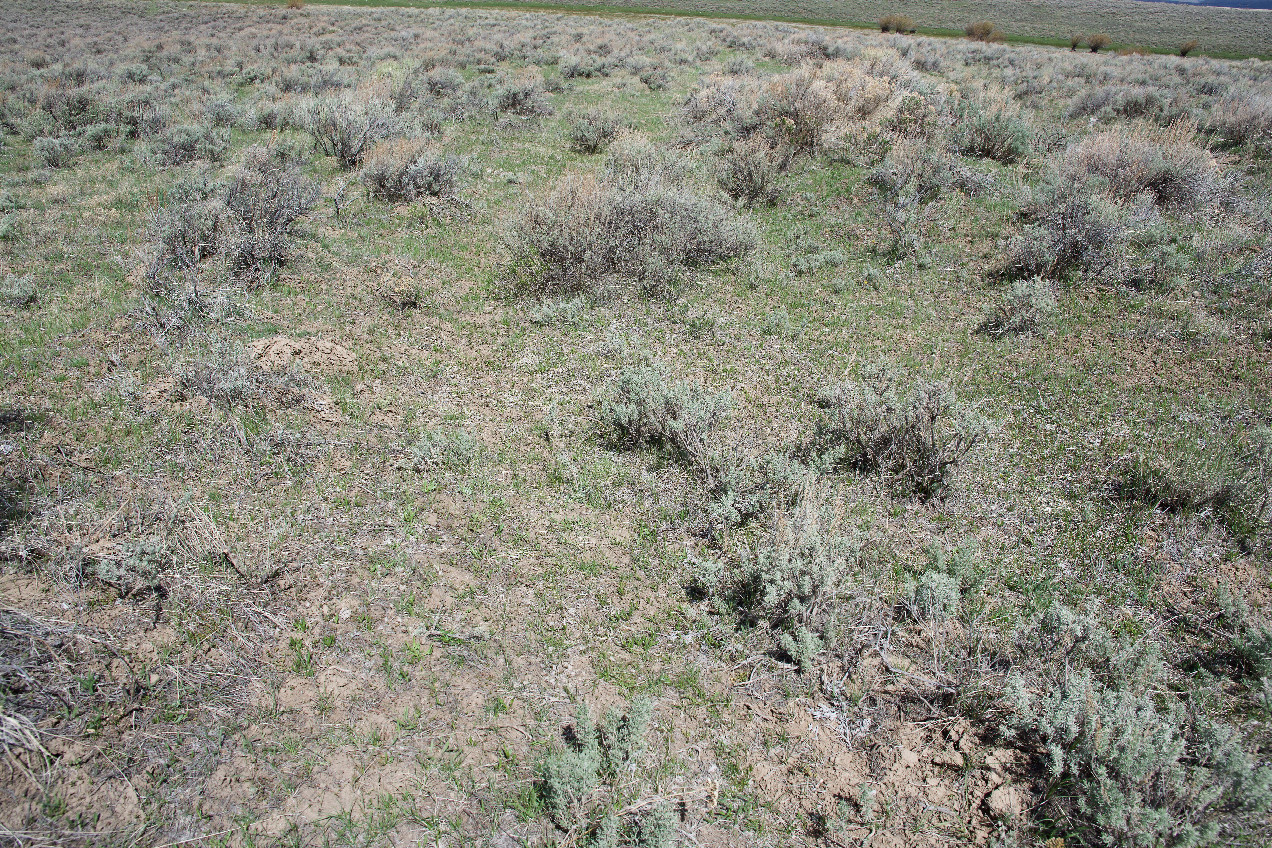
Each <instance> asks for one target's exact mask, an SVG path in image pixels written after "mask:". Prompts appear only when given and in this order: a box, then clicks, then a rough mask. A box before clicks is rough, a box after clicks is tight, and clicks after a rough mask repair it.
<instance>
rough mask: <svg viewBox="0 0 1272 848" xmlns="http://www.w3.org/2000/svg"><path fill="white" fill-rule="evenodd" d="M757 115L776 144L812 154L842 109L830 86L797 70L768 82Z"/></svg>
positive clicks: (807, 71) (807, 70) (813, 72)
mask: <svg viewBox="0 0 1272 848" xmlns="http://www.w3.org/2000/svg"><path fill="white" fill-rule="evenodd" d="M758 114H759V117H760V119H761V121H762V122H763V124H764V125H765V127H766V128H767V130H768V133H769V135H770V136H771V137H772V138H773V139H774V140H775V141H776V142H778V143H779V144H782V145H785V146H788V147H790V148H791V149H793V150H795V151H798V152H802V153H812V152H815V151H817V150H819V149H820V148H821V147H822V146H823V145H824V144H825V141H826V137H827V135H828V133H829V132H830V131H831V128H832V127H833V126H834V125H835V124H836V123H837V122H838V121H839V120H841V119H842V118H843V117H844V115H845V114H846V110H845V107H844V104H843V103H842V102H841V101H840V100H839V98H838V97H836V95H835V89H834V86H833V85H832V84H831V83H829V82H827V81H826V80H825V79H822V77H821V75H820V74H818V73H817V71H816V70H814V69H811V68H799V69H797V70H794V71H791V72H790V73H787V74H781V75H779V76H776V77H774V78H772V79H771V80H769V82H768V85H767V86H766V87H765V90H764V97H763V99H762V100H761V101H760V103H759V108H758Z"/></svg>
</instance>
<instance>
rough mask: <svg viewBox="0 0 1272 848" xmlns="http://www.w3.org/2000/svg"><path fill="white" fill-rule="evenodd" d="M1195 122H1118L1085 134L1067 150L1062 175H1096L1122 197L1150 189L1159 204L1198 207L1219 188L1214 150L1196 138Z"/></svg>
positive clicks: (1082, 178)
mask: <svg viewBox="0 0 1272 848" xmlns="http://www.w3.org/2000/svg"><path fill="white" fill-rule="evenodd" d="M1193 133H1194V127H1193V126H1191V125H1189V124H1186V123H1176V124H1174V125H1172V126H1170V127H1168V128H1165V129H1150V128H1147V127H1118V128H1116V129H1111V130H1106V131H1104V132H1099V133H1094V134H1092V135H1089V136H1087V137H1086V138H1084V139H1082V141H1080V142H1078V143H1077V144H1076V145H1074V146H1073V147H1071V148H1069V150H1068V152H1067V153H1066V154H1065V158H1064V162H1063V164H1062V166H1061V169H1062V172H1063V174H1064V176H1065V177H1066V178H1068V179H1072V180H1075V181H1079V182H1086V181H1088V180H1090V179H1092V178H1098V179H1099V180H1100V181H1102V183H1103V184H1104V185H1106V186H1107V187H1108V190H1109V192H1111V193H1112V195H1113V196H1114V197H1116V198H1118V199H1120V200H1131V199H1132V198H1134V197H1135V196H1136V195H1139V194H1141V193H1143V192H1147V193H1148V194H1150V195H1151V196H1152V197H1153V200H1154V202H1156V203H1157V204H1159V205H1161V206H1169V207H1173V208H1177V209H1197V208H1199V207H1201V206H1204V205H1206V204H1207V203H1209V202H1211V201H1212V199H1213V198H1214V194H1215V192H1216V190H1217V189H1218V187H1219V166H1218V163H1217V162H1216V161H1215V158H1214V156H1213V155H1211V154H1210V153H1209V152H1207V151H1206V150H1204V149H1202V148H1201V147H1199V146H1198V145H1196V144H1194V143H1193V141H1192V137H1193Z"/></svg>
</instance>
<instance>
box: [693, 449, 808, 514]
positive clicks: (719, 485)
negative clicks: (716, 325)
mask: <svg viewBox="0 0 1272 848" xmlns="http://www.w3.org/2000/svg"><path fill="white" fill-rule="evenodd" d="M699 472H700V473H701V474H702V476H703V478H704V482H705V484H706V487H707V493H708V495H709V496H710V506H709V507H708V510H707V512H708V518H709V520H710V522H711V525H712V527H713V528H714V529H727V528H733V527H740V526H742V525H744V524H747V523H749V522H751V521H753V520H755V519H757V518H761V517H762V516H764V515H765V514H768V513H770V512H771V511H772V510H773V509H789V508H790V507H793V506H794V505H795V503H796V501H797V500H798V496H799V492H800V489H801V487H802V486H803V485H804V483H806V482H807V480H808V477H809V475H810V474H812V473H814V472H813V470H812V469H810V468H809V467H808V466H806V465H805V464H804V463H803V462H801V461H800V460H799V459H798V458H796V457H794V456H791V454H790V453H789V452H787V451H783V450H769V451H765V452H763V453H761V454H760V455H758V456H756V455H754V454H751V453H745V452H742V451H739V450H736V449H728V448H726V449H724V450H720V451H713V452H711V453H710V454H709V455H708V456H707V457H706V461H705V464H704V465H703V466H701V468H700V469H699Z"/></svg>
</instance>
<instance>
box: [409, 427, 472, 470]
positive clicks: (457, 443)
mask: <svg viewBox="0 0 1272 848" xmlns="http://www.w3.org/2000/svg"><path fill="white" fill-rule="evenodd" d="M481 455H482V446H481V443H480V442H478V441H477V439H475V438H474V437H473V436H472V435H471V434H469V433H468V432H467V431H465V430H454V429H447V428H436V427H435V428H430V429H428V430H425V431H424V432H423V433H421V434H420V437H419V438H418V439H416V441H415V443H414V444H412V445H411V446H410V448H408V449H407V458H406V460H405V461H404V463H403V465H404V467H407V468H410V469H411V470H413V471H434V472H436V471H453V472H464V471H468V470H469V469H471V468H472V467H473V465H475V464H476V463H477V462H478V460H479V459H480V458H481Z"/></svg>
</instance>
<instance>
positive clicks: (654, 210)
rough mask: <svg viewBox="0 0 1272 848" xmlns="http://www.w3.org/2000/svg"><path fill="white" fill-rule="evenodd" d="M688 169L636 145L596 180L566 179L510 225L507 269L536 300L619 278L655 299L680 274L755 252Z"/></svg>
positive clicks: (746, 231) (747, 234)
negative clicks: (540, 295) (541, 295)
mask: <svg viewBox="0 0 1272 848" xmlns="http://www.w3.org/2000/svg"><path fill="white" fill-rule="evenodd" d="M686 170H687V168H686V167H685V166H683V165H682V164H681V163H680V160H678V159H677V158H676V157H674V156H669V155H667V154H665V153H664V152H661V151H658V150H657V149H656V148H653V147H652V145H649V144H648V143H647V142H635V143H633V144H630V145H627V146H625V147H623V148H621V149H619V150H618V151H617V152H616V153H615V154H613V155H612V157H611V161H610V166H609V168H608V170H607V172H606V173H605V174H604V175H603V176H602V177H600V178H597V177H594V176H591V175H582V174H567V175H566V176H565V177H563V178H562V179H560V180H558V181H557V183H556V184H555V185H554V186H553V187H552V189H551V190H550V191H549V193H548V194H547V196H546V197H544V198H543V199H542V200H540V201H539V202H537V203H534V204H532V205H531V206H530V208H529V209H527V210H526V212H525V214H523V216H522V217H521V219H520V221H518V222H517V224H516V227H515V230H514V232H513V233H512V234H511V240H510V242H511V243H510V247H511V249H512V253H513V262H512V265H511V267H510V268H509V269H508V270H509V271H510V272H511V274H512V276H513V277H515V278H516V279H517V282H518V283H519V285H520V286H521V287H523V288H529V289H531V290H537V291H539V292H542V293H570V292H580V291H587V290H592V289H596V288H598V287H599V286H600V285H601V284H602V283H603V282H604V281H605V279H606V278H619V279H625V280H633V281H635V282H637V283H638V284H639V285H640V287H641V289H642V290H643V291H644V292H646V293H648V294H662V293H665V292H668V291H670V290H671V289H673V288H674V286H675V284H676V282H677V281H678V279H679V278H680V276H681V275H682V273H683V272H684V271H685V270H687V269H691V268H700V267H705V266H710V265H713V264H716V263H719V262H721V261H723V260H726V259H732V258H735V257H737V256H741V255H743V254H745V253H748V252H750V251H751V250H752V249H754V247H755V242H756V236H755V232H754V230H753V229H752V228H751V227H749V226H748V225H747V224H745V223H744V222H742V221H740V220H739V219H738V218H737V217H736V216H735V215H734V213H733V212H732V211H731V210H730V209H729V208H728V207H726V206H724V205H723V204H722V203H720V202H718V201H716V200H714V199H712V198H710V197H707V196H704V195H703V194H701V193H699V190H698V189H697V188H696V186H694V185H693V183H692V182H690V181H689V180H688V179H687V177H686V176H684V174H685V173H686Z"/></svg>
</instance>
